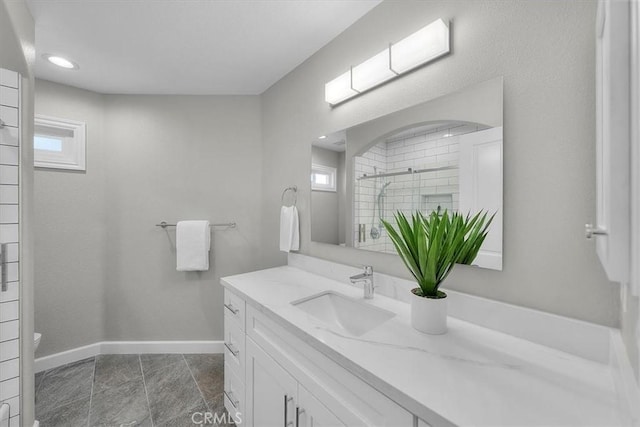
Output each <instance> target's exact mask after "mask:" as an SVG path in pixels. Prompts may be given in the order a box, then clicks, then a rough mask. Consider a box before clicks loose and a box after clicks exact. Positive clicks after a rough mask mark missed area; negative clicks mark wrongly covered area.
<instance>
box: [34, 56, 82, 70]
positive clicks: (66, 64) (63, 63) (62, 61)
mask: <svg viewBox="0 0 640 427" xmlns="http://www.w3.org/2000/svg"><path fill="white" fill-rule="evenodd" d="M42 57H43V58H44V59H46V60H47V61H49V62H51V63H52V64H54V65H57V66H58V67H62V68H66V69H68V70H77V69H78V68H80V67H79V66H78V64H76V63H75V62H73V61H69V60H68V59H67V58H63V57H62V56H58V55H50V54H48V53H45V54H44V55H42Z"/></svg>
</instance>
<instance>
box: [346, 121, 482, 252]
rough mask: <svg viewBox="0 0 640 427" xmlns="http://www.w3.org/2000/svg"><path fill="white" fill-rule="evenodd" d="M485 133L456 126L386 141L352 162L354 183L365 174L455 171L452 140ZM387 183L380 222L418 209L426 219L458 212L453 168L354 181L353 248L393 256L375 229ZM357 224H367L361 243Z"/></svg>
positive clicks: (390, 246)
mask: <svg viewBox="0 0 640 427" xmlns="http://www.w3.org/2000/svg"><path fill="white" fill-rule="evenodd" d="M485 128H486V127H483V126H479V125H475V124H474V125H470V124H455V125H447V126H441V127H438V128H435V129H431V130H429V131H421V132H416V133H410V134H403V135H402V136H400V137H394V138H389V139H387V140H386V141H383V142H381V143H379V144H376V145H374V146H373V147H371V148H370V149H369V150H368V151H367V152H366V153H364V154H363V155H362V156H358V157H356V158H355V162H354V171H355V173H354V176H355V177H356V178H358V177H362V176H363V175H364V174H366V175H374V174H381V173H393V172H403V171H406V170H407V169H408V168H412V169H413V170H416V169H428V168H436V167H443V166H455V167H457V166H458V158H459V153H458V151H459V144H458V138H457V136H459V135H463V134H467V133H471V132H476V131H478V130H482V129H485ZM374 167H375V170H374ZM387 182H389V183H390V184H389V185H388V187H387V188H386V191H385V197H384V203H383V210H382V217H383V219H384V220H386V221H389V222H391V223H393V224H395V222H394V221H393V214H394V213H395V212H396V211H398V210H401V211H403V212H405V213H407V214H411V212H413V211H415V210H417V209H420V210H421V211H422V212H423V213H427V214H428V213H430V212H431V211H432V210H433V209H434V208H437V207H438V206H439V207H440V208H441V209H442V210H444V209H448V210H450V211H451V210H454V211H455V210H457V209H458V201H459V189H458V170H457V169H453V170H444V171H437V172H425V173H419V174H407V175H399V176H393V177H384V178H369V179H360V180H359V181H358V182H357V185H356V192H355V197H354V201H355V206H354V217H355V227H354V242H355V246H356V247H358V248H361V249H367V250H372V251H377V252H389V253H395V249H394V247H393V244H392V243H391V241H390V240H389V238H388V236H387V233H386V232H385V231H384V230H383V229H382V227H380V221H379V215H378V207H377V204H376V203H377V198H378V194H379V193H380V191H381V189H382V186H383V185H384V184H385V183H387ZM358 224H366V241H364V242H358ZM372 226H373V227H376V228H378V229H379V231H380V237H379V238H378V239H374V238H372V236H371V227H372Z"/></svg>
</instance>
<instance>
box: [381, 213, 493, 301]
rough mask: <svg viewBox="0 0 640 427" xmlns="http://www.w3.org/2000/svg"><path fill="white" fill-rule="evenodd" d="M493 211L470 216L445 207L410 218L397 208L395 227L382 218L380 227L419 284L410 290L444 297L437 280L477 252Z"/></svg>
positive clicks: (427, 295)
mask: <svg viewBox="0 0 640 427" xmlns="http://www.w3.org/2000/svg"><path fill="white" fill-rule="evenodd" d="M494 216H495V214H493V215H492V216H491V217H488V213H487V212H484V213H483V212H478V213H477V214H476V215H474V216H473V217H472V216H470V215H467V216H466V217H465V216H462V215H461V214H459V213H457V212H454V213H453V214H451V215H450V214H449V213H448V212H447V211H446V210H445V211H444V214H442V216H440V215H439V214H438V212H435V211H434V212H433V213H431V215H430V216H428V217H425V216H424V215H423V214H422V213H421V212H419V211H416V213H414V214H412V215H411V221H409V220H408V219H407V217H406V216H405V215H404V214H403V213H402V212H401V211H398V212H397V213H396V214H395V215H394V217H395V219H396V223H397V225H398V230H397V231H396V229H395V228H394V227H393V225H391V224H390V223H388V222H387V221H384V220H382V224H383V225H384V228H385V229H386V230H387V232H388V233H389V237H390V238H391V241H392V242H393V245H394V246H395V248H396V251H397V252H398V254H399V255H400V258H402V261H403V262H404V264H405V265H406V266H407V268H408V269H409V271H410V272H411V274H412V275H413V277H415V279H416V280H417V282H418V286H419V288H418V289H416V290H415V291H414V294H416V295H417V296H420V297H426V298H445V297H446V296H447V294H445V293H444V292H442V291H439V290H438V288H439V287H440V284H441V283H442V282H443V281H444V279H446V278H447V276H448V275H449V273H450V272H451V269H453V267H454V266H455V265H456V264H471V263H472V262H473V260H474V259H475V258H476V256H477V255H478V251H480V247H481V246H482V242H484V239H485V238H486V237H487V232H488V228H489V225H490V224H491V221H493V218H494Z"/></svg>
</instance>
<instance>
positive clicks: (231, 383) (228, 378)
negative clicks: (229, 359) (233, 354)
mask: <svg viewBox="0 0 640 427" xmlns="http://www.w3.org/2000/svg"><path fill="white" fill-rule="evenodd" d="M244 400H245V395H244V383H243V382H242V381H240V379H239V378H238V376H237V375H236V374H235V372H234V370H233V369H231V367H230V366H229V365H228V364H227V363H226V362H225V364H224V407H225V408H226V409H227V411H228V412H229V415H230V417H231V419H237V415H240V416H242V415H243V414H244V403H245V402H244Z"/></svg>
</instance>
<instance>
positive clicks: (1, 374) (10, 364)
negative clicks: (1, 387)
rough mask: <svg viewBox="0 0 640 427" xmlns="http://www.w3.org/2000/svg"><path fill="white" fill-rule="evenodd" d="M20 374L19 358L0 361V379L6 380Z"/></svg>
mask: <svg viewBox="0 0 640 427" xmlns="http://www.w3.org/2000/svg"><path fill="white" fill-rule="evenodd" d="M18 376H20V359H13V360H7V361H6V362H0V381H6V380H9V379H11V378H16V377H18Z"/></svg>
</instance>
